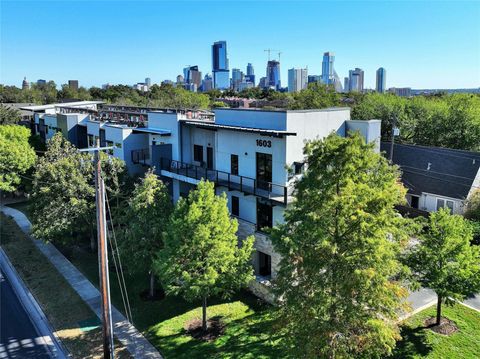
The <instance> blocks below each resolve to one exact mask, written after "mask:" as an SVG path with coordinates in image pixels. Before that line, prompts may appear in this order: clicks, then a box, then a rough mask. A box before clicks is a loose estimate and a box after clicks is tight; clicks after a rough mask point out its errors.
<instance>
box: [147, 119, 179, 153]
mask: <svg viewBox="0 0 480 359" xmlns="http://www.w3.org/2000/svg"><path fill="white" fill-rule="evenodd" d="M148 127H149V128H154V129H155V128H156V129H163V130H169V131H171V135H170V136H168V137H160V136H159V135H150V144H151V143H152V139H153V138H158V139H159V142H163V143H165V144H171V145H172V160H176V161H181V147H180V146H181V140H180V124H179V122H178V118H177V114H176V113H164V112H149V113H148Z"/></svg>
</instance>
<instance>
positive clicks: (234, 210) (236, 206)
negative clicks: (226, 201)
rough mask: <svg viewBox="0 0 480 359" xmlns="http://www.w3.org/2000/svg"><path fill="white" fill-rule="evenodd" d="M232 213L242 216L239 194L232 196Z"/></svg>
mask: <svg viewBox="0 0 480 359" xmlns="http://www.w3.org/2000/svg"><path fill="white" fill-rule="evenodd" d="M231 198H232V214H233V215H234V216H237V217H238V216H240V201H239V198H238V197H237V196H232V197H231Z"/></svg>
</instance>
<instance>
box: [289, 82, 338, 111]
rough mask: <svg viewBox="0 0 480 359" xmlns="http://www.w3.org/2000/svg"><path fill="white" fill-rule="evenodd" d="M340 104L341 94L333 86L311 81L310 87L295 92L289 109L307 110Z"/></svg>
mask: <svg viewBox="0 0 480 359" xmlns="http://www.w3.org/2000/svg"><path fill="white" fill-rule="evenodd" d="M339 104H340V95H339V94H338V93H337V92H336V91H335V89H334V88H333V86H326V85H322V84H319V83H311V84H309V85H308V88H307V89H305V90H301V91H299V92H296V93H294V94H293V101H290V104H289V109H291V110H305V109H315V108H327V107H334V106H338V105H339Z"/></svg>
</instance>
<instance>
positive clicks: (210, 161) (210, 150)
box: [207, 147, 213, 170]
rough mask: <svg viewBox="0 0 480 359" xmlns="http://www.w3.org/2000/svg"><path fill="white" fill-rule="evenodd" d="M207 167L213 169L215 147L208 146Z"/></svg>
mask: <svg viewBox="0 0 480 359" xmlns="http://www.w3.org/2000/svg"><path fill="white" fill-rule="evenodd" d="M207 168H208V169H209V170H213V148H212V147H207Z"/></svg>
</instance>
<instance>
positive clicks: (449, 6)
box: [0, 0, 480, 88]
mask: <svg viewBox="0 0 480 359" xmlns="http://www.w3.org/2000/svg"><path fill="white" fill-rule="evenodd" d="M0 2H1V3H0V6H1V8H0V14H1V15H0V20H1V25H0V26H1V54H0V61H1V62H0V70H1V72H0V83H4V84H10V85H16V86H21V81H22V79H23V76H27V79H28V80H30V81H36V80H37V79H40V78H42V79H47V80H54V81H55V82H56V83H57V84H61V83H66V82H67V80H69V79H78V80H79V81H80V85H84V86H92V85H97V86H100V85H101V84H103V83H107V82H109V83H126V84H133V83H135V82H141V81H143V80H144V78H145V77H147V76H148V77H151V79H152V82H154V83H157V82H160V81H162V80H163V79H172V80H173V79H174V78H175V77H176V75H178V74H180V73H181V72H182V68H183V67H184V66H185V65H199V67H200V69H201V70H202V72H203V74H205V73H207V72H211V44H212V43H213V42H214V41H217V40H227V43H228V52H229V59H230V68H233V67H238V68H241V69H243V70H244V71H245V67H246V65H247V62H252V63H253V65H254V67H255V73H256V75H257V78H259V77H260V76H264V73H265V65H266V61H267V54H266V53H265V52H264V49H267V48H272V49H280V50H281V51H282V55H281V69H282V72H281V75H282V84H283V85H284V86H285V85H286V84H287V70H288V69H289V68H291V67H305V66H308V71H309V74H320V72H321V61H322V54H323V52H324V51H333V52H335V55H336V60H335V68H336V70H337V72H338V74H339V76H340V77H341V78H342V79H343V77H344V76H346V75H347V73H348V70H349V69H352V68H355V67H360V68H362V69H364V70H365V86H366V87H368V88H370V87H374V83H375V82H374V81H375V70H376V69H377V68H378V67H380V66H383V67H385V68H386V69H387V87H390V86H396V87H402V86H410V87H413V88H461V87H479V86H480V2H479V1H468V2H461V1H455V2H446V1H437V2H433V1H408V2H407V1H403V2H393V1H371V2H360V1H355V2H343V1H341V2H340V1H336V2H326V1H305V2H300V1H295V2H290V1H264V2H259V1H227V0H224V1H212V2H206V1H176V2H171V1H135V2H129V1H63V2H55V1H35V2H28V1H5V0H0ZM272 56H273V55H272ZM275 56H277V55H276V54H275Z"/></svg>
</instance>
